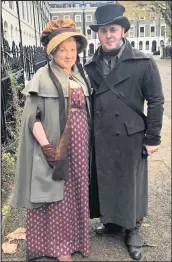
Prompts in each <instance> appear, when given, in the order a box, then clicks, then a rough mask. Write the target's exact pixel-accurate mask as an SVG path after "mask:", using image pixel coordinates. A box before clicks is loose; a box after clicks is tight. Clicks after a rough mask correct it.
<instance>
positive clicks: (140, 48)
mask: <svg viewBox="0 0 172 262" xmlns="http://www.w3.org/2000/svg"><path fill="white" fill-rule="evenodd" d="M139 50H143V42H142V41H140V42H139Z"/></svg>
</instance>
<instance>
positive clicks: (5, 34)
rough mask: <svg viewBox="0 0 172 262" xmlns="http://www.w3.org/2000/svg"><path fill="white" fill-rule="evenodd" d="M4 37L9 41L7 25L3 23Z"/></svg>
mask: <svg viewBox="0 0 172 262" xmlns="http://www.w3.org/2000/svg"><path fill="white" fill-rule="evenodd" d="M4 37H5V39H6V40H9V38H8V23H7V22H6V21H5V22H4Z"/></svg>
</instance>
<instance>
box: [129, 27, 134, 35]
mask: <svg viewBox="0 0 172 262" xmlns="http://www.w3.org/2000/svg"><path fill="white" fill-rule="evenodd" d="M129 37H134V27H133V26H131V27H130V30H129Z"/></svg>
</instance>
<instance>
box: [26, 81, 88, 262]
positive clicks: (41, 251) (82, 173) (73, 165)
mask: <svg viewBox="0 0 172 262" xmlns="http://www.w3.org/2000/svg"><path fill="white" fill-rule="evenodd" d="M75 85H76V83H75ZM71 90H72V111H73V112H72V119H71V136H70V142H69V146H68V159H69V178H68V180H67V181H66V182H65V187H64V198H63V200H62V201H58V202H53V203H51V204H46V205H44V206H43V207H41V208H38V209H32V210H28V212H27V256H28V259H32V258H38V257H55V258H57V257H59V256H65V255H69V254H73V253H75V252H80V253H81V254H82V255H83V256H89V253H90V237H89V225H88V223H89V209H88V154H89V153H88V137H89V131H88V121H87V111H86V102H85V96H84V93H83V90H82V88H81V87H79V86H78V87H76V88H71Z"/></svg>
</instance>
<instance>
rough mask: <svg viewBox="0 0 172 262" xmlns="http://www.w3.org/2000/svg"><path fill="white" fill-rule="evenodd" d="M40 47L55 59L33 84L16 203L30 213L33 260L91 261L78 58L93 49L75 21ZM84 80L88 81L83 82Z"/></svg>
mask: <svg viewBox="0 0 172 262" xmlns="http://www.w3.org/2000/svg"><path fill="white" fill-rule="evenodd" d="M41 41H42V44H43V45H44V46H45V47H46V52H47V55H52V57H53V59H52V61H51V62H50V63H48V65H46V66H45V67H43V68H40V69H39V70H38V71H37V72H36V74H35V75H34V77H33V79H32V80H31V81H30V82H29V84H28V86H27V87H26V88H25V89H24V90H23V93H24V94H26V95H27V98H26V103H25V107H24V112H23V116H22V129H21V135H20V144H19V154H18V160H17V170H16V182H15V187H14V194H13V200H12V205H13V206H14V207H26V208H27V209H28V212H27V254H28V258H29V259H32V258H37V257H56V258H57V260H58V261H72V257H71V255H72V254H73V253H74V252H80V253H81V254H82V255H83V256H88V255H89V248H90V243H89V231H88V221H89V211H88V144H89V143H88V140H89V128H88V120H89V116H90V113H89V112H90V108H89V87H88V85H86V82H87V81H86V80H85V81H84V79H83V77H84V75H83V71H81V74H82V76H83V77H81V74H80V72H79V71H78V69H77V66H76V64H75V63H76V60H77V55H78V53H81V52H82V51H83V50H84V48H86V46H87V40H86V38H85V36H84V35H82V34H81V33H79V32H76V27H75V23H74V22H73V20H71V19H57V20H53V21H50V22H49V23H48V24H47V26H46V28H45V29H44V30H43V33H42V36H41ZM84 78H85V77H84Z"/></svg>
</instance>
